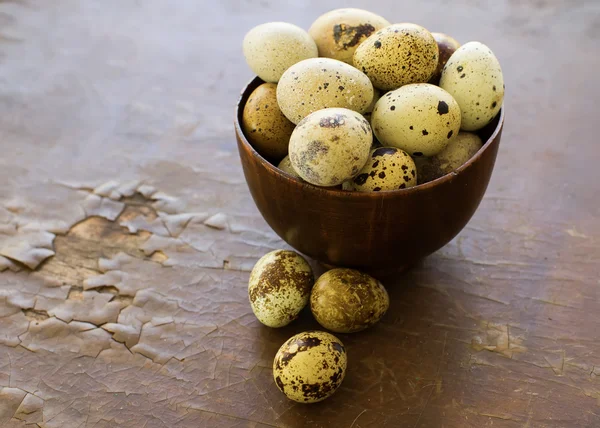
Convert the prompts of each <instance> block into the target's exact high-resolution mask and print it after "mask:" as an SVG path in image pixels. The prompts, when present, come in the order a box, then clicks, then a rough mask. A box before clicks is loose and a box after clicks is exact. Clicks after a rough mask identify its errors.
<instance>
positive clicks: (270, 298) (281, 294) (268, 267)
mask: <svg viewBox="0 0 600 428" xmlns="http://www.w3.org/2000/svg"><path fill="white" fill-rule="evenodd" d="M313 283H314V276H313V272H312V269H311V267H310V265H309V264H308V263H307V262H306V260H305V259H304V258H303V257H302V256H301V255H300V254H298V253H296V252H294V251H287V250H275V251H271V252H270V253H268V254H265V255H264V256H263V257H261V258H260V260H258V262H257V263H256V265H254V268H253V269H252V272H251V273H250V279H249V281H248V297H249V299H250V306H251V307H252V311H253V312H254V315H256V318H258V320H259V321H260V322H261V323H263V324H264V325H266V326H268V327H283V326H285V325H287V324H289V323H290V322H292V321H293V320H295V319H296V317H297V316H298V314H299V313H300V311H301V310H302V309H303V308H304V307H305V306H306V304H307V303H308V300H309V297H310V290H311V288H312V286H313Z"/></svg>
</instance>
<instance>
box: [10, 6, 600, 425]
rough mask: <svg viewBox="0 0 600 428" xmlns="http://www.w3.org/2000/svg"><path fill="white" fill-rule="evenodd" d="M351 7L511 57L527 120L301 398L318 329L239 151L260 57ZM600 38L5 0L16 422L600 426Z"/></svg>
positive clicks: (509, 79) (244, 9)
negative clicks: (272, 307)
mask: <svg viewBox="0 0 600 428" xmlns="http://www.w3.org/2000/svg"><path fill="white" fill-rule="evenodd" d="M348 5H352V6H357V7H363V8H371V9H373V11H375V12H378V13H381V14H383V15H384V16H386V17H387V18H388V19H389V20H390V21H410V22H416V23H419V24H422V25H424V26H425V27H427V28H429V29H430V30H432V31H442V32H447V33H449V34H451V35H453V36H454V37H456V38H457V39H458V40H460V41H462V42H466V41H469V40H479V41H482V42H484V43H486V44H488V45H489V46H490V47H491V48H492V49H493V50H494V51H495V53H496V54H497V56H498V57H499V59H500V61H501V63H502V65H503V69H504V74H505V80H506V91H507V96H506V100H505V107H506V112H507V117H506V125H505V131H504V134H503V139H502V143H501V146H500V152H499V156H498V161H497V164H496V169H495V171H494V174H493V177H492V181H491V184H490V187H489V188H488V191H487V194H486V197H485V198H484V200H483V202H482V204H481V206H480V207H479V210H478V211H477V213H476V214H475V216H474V218H473V219H472V221H471V222H470V223H469V224H468V225H467V227H466V228H465V229H464V230H463V231H462V233H461V234H460V235H459V236H458V237H457V238H456V239H455V240H454V241H452V242H451V243H450V244H448V245H447V246H446V247H445V248H443V249H441V250H440V251H438V252H437V253H436V254H434V255H432V256H430V257H429V258H427V259H426V260H424V261H423V262H422V263H421V264H420V265H418V266H416V267H415V268H413V269H412V270H410V271H409V272H406V273H404V274H402V275H399V276H398V277H397V278H395V279H390V280H388V281H387V282H386V283H385V285H386V286H387V288H388V290H389V292H390V295H391V300H392V302H391V308H390V310H389V312H388V314H387V315H386V316H385V318H384V320H383V321H382V322H381V323H380V324H379V325H377V326H376V327H375V328H373V329H371V330H368V331H365V332H362V333H357V334H354V335H340V338H341V339H342V340H343V341H344V343H345V344H346V346H347V348H348V355H349V369H348V373H347V376H346V379H345V381H344V383H343V385H342V387H341V389H340V390H339V391H338V392H337V393H336V394H335V395H334V396H333V397H332V398H331V399H329V400H326V401H325V402H322V403H320V404H316V405H298V404H294V403H292V402H290V401H288V400H287V399H286V398H285V397H284V396H283V395H282V394H281V393H280V392H279V390H278V389H277V388H276V386H275V384H274V382H273V379H272V375H271V364H272V360H273V357H274V354H275V352H276V350H277V349H278V347H279V346H280V345H281V344H282V343H283V341H284V340H285V339H287V338H288V337H289V336H291V335H293V334H295V333H297V332H300V331H303V330H305V329H308V328H316V327H317V324H316V323H315V321H314V320H312V318H311V316H310V314H309V313H304V314H303V316H302V317H301V318H300V319H299V320H298V321H296V322H294V323H292V324H290V325H289V326H287V327H285V328H283V329H278V330H273V329H269V328H266V327H264V326H262V325H261V324H260V323H259V322H258V321H257V320H256V319H255V318H254V316H253V315H252V312H251V309H250V306H249V304H248V300H247V299H248V298H247V280H248V275H249V270H250V269H251V268H252V266H253V264H254V263H255V262H256V260H257V259H258V258H259V257H261V256H262V255H263V254H265V253H266V252H268V251H270V250H272V249H277V248H283V247H285V245H284V244H283V242H282V241H281V240H280V239H279V238H278V237H277V236H276V235H275V234H274V233H273V232H272V231H271V230H270V229H269V227H268V226H267V225H266V224H265V222H264V221H263V220H262V218H261V217H260V215H259V213H258V211H257V210H256V208H255V206H254V204H253V202H252V200H251V197H250V195H249V193H248V190H247V187H246V184H245V182H244V180H243V176H242V173H241V167H240V164H239V158H238V155H237V152H236V148H235V145H234V142H235V140H234V133H233V126H232V122H233V114H234V104H235V102H236V100H237V97H238V94H239V91H240V89H241V88H242V87H243V86H244V84H245V83H246V82H247V81H248V80H249V79H250V78H251V77H252V75H251V73H250V71H249V69H248V68H247V67H246V65H245V62H244V59H243V57H242V53H241V40H242V38H243V35H244V34H245V32H246V31H247V30H248V29H250V28H251V27H252V26H254V25H257V24H259V23H263V22H268V21H273V20H282V21H291V22H294V23H296V24H298V25H301V26H303V27H305V28H308V26H309V25H310V23H311V22H312V21H313V20H314V19H315V18H316V17H317V16H318V15H320V14H321V13H323V12H325V11H327V10H330V9H333V8H336V7H341V6H348ZM599 43H600V3H598V2H597V1H595V0H589V1H585V0H527V1H517V0H495V1H492V0H489V1H487V0H456V1H453V2H445V1H442V0H429V1H425V0H424V1H420V2H416V1H408V0H406V1H398V0H395V1H392V0H387V1H380V2H372V1H367V0H363V1H349V2H345V3H344V4H343V5H342V4H341V3H340V2H336V1H331V0H318V1H317V0H301V1H295V2H293V3H292V2H276V1H273V0H223V1H218V2H217V1H214V2H213V1H208V0H200V1H199V2H198V1H192V0H180V1H177V2H167V1H161V0H144V1H134V0H102V1H101V0H52V1H47V0H22V1H20V0H12V1H9V0H0V148H1V149H2V154H1V156H0V179H1V181H0V183H1V185H0V254H1V256H0V270H2V271H3V272H2V273H0V427H3V428H13V427H31V426H34V427H35V426H36V424H37V426H39V427H43V428H51V427H57V428H59V427H60V428H71V427H73V428H75V427H97V428H101V427H102V428H104V427H136V428H142V427H145V428H159V427H169V428H171V427H233V426H235V427H247V426H250V427H263V426H273V427H296V426H310V427H355V428H357V427H434V428H435V427H487V426H493V427H530V428H532V427H598V426H600V340H599V339H600V280H599V278H600V276H599V264H600V238H599V236H600V235H599V232H600V209H599V203H598V201H599V200H600V184H599V181H600V175H599V170H600V168H599V167H598V165H596V162H598V161H600V144H599V143H598V137H597V133H596V129H597V128H598V125H599V119H598V117H599V113H600V108H599V107H598V105H599V104H598V103H599V100H600V84H599V83H598V70H600V55H598V44H599ZM399 263H401V261H399Z"/></svg>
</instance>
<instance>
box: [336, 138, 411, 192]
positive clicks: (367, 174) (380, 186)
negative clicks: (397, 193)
mask: <svg viewBox="0 0 600 428" xmlns="http://www.w3.org/2000/svg"><path fill="white" fill-rule="evenodd" d="M416 184H417V174H416V166H415V163H414V161H413V160H412V158H411V157H410V156H409V155H408V154H407V153H406V152H405V151H404V150H401V149H398V148H395V147H381V148H377V149H375V150H372V151H371V155H370V156H369V159H368V160H367V163H366V164H365V166H364V167H363V168H362V169H361V170H360V171H359V173H358V175H357V176H356V177H354V178H353V179H352V180H349V181H347V182H344V185H343V188H344V190H357V191H360V192H379V191H383V190H397V189H406V188H409V187H412V186H415V185H416Z"/></svg>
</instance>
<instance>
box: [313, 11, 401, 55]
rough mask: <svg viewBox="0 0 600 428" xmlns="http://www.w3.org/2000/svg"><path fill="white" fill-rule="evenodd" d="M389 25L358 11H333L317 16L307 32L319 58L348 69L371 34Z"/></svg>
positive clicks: (384, 20)
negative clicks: (330, 59)
mask: <svg viewBox="0 0 600 428" xmlns="http://www.w3.org/2000/svg"><path fill="white" fill-rule="evenodd" d="M388 25H390V23H389V22H388V21H387V20H386V19H385V18H382V17H381V16H379V15H376V14H374V13H372V12H369V11H367V10H362V9H354V8H345V9H335V10H332V11H329V12H327V13H325V14H323V15H321V16H319V17H318V18H317V19H316V20H315V22H313V24H312V25H311V27H310V29H309V30H308V34H310V36H311V37H312V38H313V40H314V41H315V43H316V44H317V48H318V49H319V56H321V57H327V58H333V59H337V60H339V61H343V62H345V63H347V64H350V65H352V56H353V55H354V51H355V50H356V48H357V47H358V46H359V45H360V44H361V43H362V42H363V41H364V40H366V39H367V37H369V36H370V35H371V34H373V33H374V32H375V31H377V30H380V29H382V28H384V27H387V26H388Z"/></svg>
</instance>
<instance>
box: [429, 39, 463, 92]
mask: <svg viewBox="0 0 600 428" xmlns="http://www.w3.org/2000/svg"><path fill="white" fill-rule="evenodd" d="M431 35H432V36H433V38H434V39H435V41H436V42H437V45H438V51H439V59H438V65H437V68H436V69H435V73H433V77H432V78H431V79H429V83H431V84H433V85H437V84H438V83H439V82H440V77H441V76H442V69H443V68H444V66H445V65H446V63H447V62H448V60H449V59H450V57H451V56H452V54H453V53H454V52H455V51H456V50H457V49H458V48H460V43H458V41H457V40H456V39H454V38H453V37H450V36H449V35H447V34H444V33H431Z"/></svg>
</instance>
